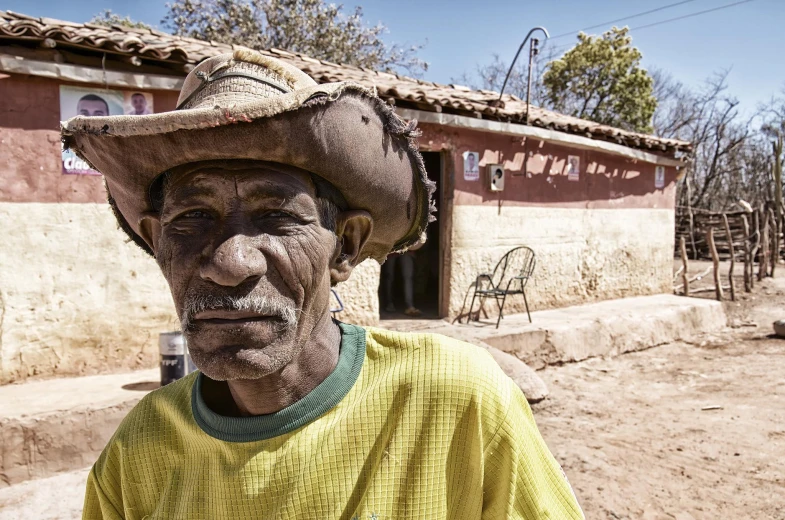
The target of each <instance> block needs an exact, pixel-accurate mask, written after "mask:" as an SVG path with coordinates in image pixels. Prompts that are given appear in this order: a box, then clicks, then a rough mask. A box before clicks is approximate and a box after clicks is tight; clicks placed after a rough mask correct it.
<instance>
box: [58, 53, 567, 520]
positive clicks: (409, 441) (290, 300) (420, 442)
mask: <svg viewBox="0 0 785 520" xmlns="http://www.w3.org/2000/svg"><path fill="white" fill-rule="evenodd" d="M414 138H415V127H414V125H413V124H408V125H407V124H405V123H404V122H403V121H401V120H400V119H399V118H398V117H397V116H396V115H395V114H394V113H393V112H392V110H391V109H390V107H389V106H388V105H386V104H385V103H384V102H383V101H382V100H381V99H379V98H378V97H376V95H375V94H374V93H373V92H371V91H368V90H367V89H364V88H363V87H360V86H359V85H354V84H349V83H336V84H324V85H317V84H316V83H315V82H314V81H313V80H312V79H311V78H310V77H309V76H307V75H306V74H305V73H303V72H302V71H300V70H298V69H296V68H294V67H292V66H291V65H288V64H286V63H282V62H280V61H278V60H275V59H272V58H269V57H267V56H264V55H262V54H259V53H255V52H251V51H236V52H235V53H234V54H233V55H232V54H230V55H223V56H218V57H215V58H212V59H209V60H207V61H205V62H203V63H201V64H200V65H199V66H198V67H196V68H195V69H194V71H193V72H191V73H190V74H189V76H188V77H187V78H186V80H185V83H184V85H183V90H182V92H181V94H180V100H179V106H178V110H176V111H174V112H169V113H163V114H155V115H147V116H114V117H103V118H95V117H93V118H82V117H77V118H74V119H71V120H69V121H68V122H66V123H65V124H64V126H63V139H64V144H65V145H66V146H67V147H70V148H72V149H73V150H75V151H76V153H77V154H79V156H80V157H82V158H83V159H84V160H86V161H87V162H89V163H90V164H92V165H93V166H94V167H95V168H96V169H98V170H99V171H101V172H102V173H103V174H104V176H105V179H106V186H107V190H108V192H109V202H110V204H111V206H112V208H113V210H114V212H115V215H116V216H117V219H118V222H119V224H120V227H121V228H122V229H123V230H124V231H125V232H126V233H127V234H128V235H129V236H130V238H131V239H132V240H133V241H134V242H135V243H136V244H137V245H139V246H140V247H142V248H143V249H144V250H145V251H147V252H148V253H149V254H151V255H153V256H154V257H155V260H156V262H157V263H158V265H159V266H160V268H161V270H162V272H163V274H164V277H165V278H166V280H167V282H168V283H169V286H170V288H171V292H172V296H173V298H174V302H175V307H176V309H177V312H178V315H179V316H180V319H181V322H182V328H183V332H184V333H185V335H186V338H187V340H188V344H189V347H190V350H191V354H192V357H193V359H194V362H195V364H196V365H197V366H198V367H199V371H198V372H196V373H194V374H191V375H190V376H188V377H186V378H184V379H181V380H180V381H178V382H176V383H173V384H170V385H168V386H166V387H164V388H161V389H159V390H157V391H155V392H152V393H151V394H149V395H148V396H147V397H145V398H144V399H143V400H142V401H141V402H140V403H139V404H138V405H137V406H136V407H135V408H134V409H133V410H132V411H131V412H130V413H129V415H128V416H127V417H126V419H125V420H124V421H123V423H122V424H121V425H120V427H119V429H118V430H117V432H116V433H115V435H114V436H113V438H112V439H111V440H110V442H109V444H108V446H107V447H106V449H105V450H104V452H103V453H102V454H101V456H100V458H99V460H98V461H97V462H96V464H95V466H94V467H93V469H92V471H91V473H90V477H89V481H88V484H87V495H86V500H85V508H84V517H85V518H90V519H92V518H107V519H117V518H128V519H143V518H188V519H194V518H215V519H218V518H221V519H224V518H226V519H236V520H245V519H249V520H250V519H257V518H270V519H273V518H275V519H295V518H298V519H306V518H307V519H320V520H321V519H346V520H349V519H360V518H363V519H367V518H372V519H409V518H411V519H414V518H417V519H425V518H432V519H440V520H441V519H471V518H477V519H479V518H483V519H491V518H493V519H502V518H516V519H517V518H521V519H545V518H549V519H578V518H582V514H581V512H580V509H579V507H578V505H577V503H576V500H575V497H574V495H573V493H572V491H571V489H570V486H569V484H568V483H567V481H566V479H565V477H564V474H563V473H562V471H561V469H560V467H559V465H558V464H557V462H556V461H555V460H554V458H553V456H552V455H551V454H550V452H549V451H548V448H547V447H546V446H545V443H544V442H543V440H542V438H541V437H540V435H539V433H538V431H537V428H536V426H535V424H534V420H533V418H532V415H531V411H530V409H529V407H528V404H527V403H526V400H525V398H524V396H523V394H522V393H521V391H520V390H519V389H518V388H517V387H516V386H515V385H514V384H513V383H512V381H511V380H510V379H509V378H508V377H507V376H506V375H505V374H504V373H503V372H502V371H501V370H500V368H499V367H498V365H497V364H496V363H495V362H494V361H493V359H492V358H491V356H490V355H488V353H487V352H486V351H484V350H482V349H480V348H477V347H474V346H471V345H467V344H464V343H460V342H458V341H455V340H451V339H448V338H445V337H441V336H436V335H430V334H404V333H397V332H390V331H385V330H380V329H374V328H364V327H358V326H354V325H349V324H344V323H339V322H337V321H334V320H333V319H331V316H330V312H329V296H330V287H331V286H332V285H334V284H336V283H339V282H342V281H344V280H346V279H347V278H348V277H349V276H350V274H351V272H352V269H353V268H354V267H355V266H356V265H357V264H358V263H360V262H362V261H363V260H365V259H375V260H378V261H384V259H385V257H386V256H387V255H388V254H389V253H391V252H401V251H405V250H406V249H407V248H409V247H412V246H414V245H416V244H418V243H419V241H420V239H421V237H422V236H424V232H425V227H426V226H427V224H428V221H429V219H430V218H431V215H430V214H431V211H432V205H431V203H430V197H431V194H432V192H433V186H432V184H431V183H430V182H429V181H428V180H427V177H426V173H425V170H424V167H423V162H422V159H421V157H420V155H419V153H418V151H417V145H416V142H415V139H414Z"/></svg>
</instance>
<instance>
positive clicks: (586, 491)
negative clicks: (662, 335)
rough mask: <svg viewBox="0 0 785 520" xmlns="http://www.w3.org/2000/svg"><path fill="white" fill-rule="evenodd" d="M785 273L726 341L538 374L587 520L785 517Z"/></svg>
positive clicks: (545, 427)
mask: <svg viewBox="0 0 785 520" xmlns="http://www.w3.org/2000/svg"><path fill="white" fill-rule="evenodd" d="M690 271H691V272H692V271H693V269H692V268H691V269H690ZM701 271H702V269H698V268H697V267H696V273H698V272H701ZM782 271H785V268H784V267H782V266H780V272H779V273H777V276H776V277H775V279H768V280H764V282H763V283H761V284H760V285H758V286H756V288H755V291H754V292H753V293H752V294H744V293H743V292H742V291H740V294H739V300H740V301H738V302H736V303H733V302H727V303H726V304H725V305H726V311H727V314H728V316H729V320H730V323H731V325H732V327H731V328H730V329H729V330H727V331H724V332H722V333H720V334H716V335H711V336H707V337H704V338H699V339H698V340H697V341H696V342H695V343H693V344H686V343H676V344H669V345H665V346H661V347H656V348H652V349H649V350H646V351H643V352H636V353H630V354H626V355H623V356H619V357H616V358H613V359H591V360H588V361H585V362H582V363H575V364H570V365H565V366H560V367H551V368H547V369H545V370H543V371H540V372H539V374H540V376H542V377H543V379H544V380H545V382H546V384H548V386H549V388H550V390H551V395H550V397H549V398H548V399H547V400H546V401H544V402H542V403H540V404H538V405H535V406H534V414H535V417H536V419H537V422H538V424H539V427H540V430H541V431H542V434H543V436H544V437H545V439H546V441H547V442H548V445H549V446H550V447H551V450H552V451H553V453H554V455H555V456H556V457H557V459H558V460H559V461H560V462H561V463H562V465H563V467H564V470H565V472H566V473H567V475H568V477H569V478H570V481H571V482H572V484H573V487H574V489H575V493H576V495H577V496H578V499H579V500H580V502H581V505H582V507H583V509H584V512H585V513H586V516H587V518H590V519H606V518H607V519H616V520H618V519H646V520H648V519H678V520H686V519H693V518H695V519H703V518H706V519H718V518H728V519H731V518H732V519H742V518H745V519H746V518H755V519H759V520H763V519H767V520H769V519H770V520H785V340H783V339H777V338H774V337H770V334H771V332H772V328H771V323H772V322H773V321H774V320H775V319H782V318H785V277H783V274H785V273H783V272H782ZM739 282H741V280H739ZM705 284H706V281H704V282H703V283H701V284H698V285H699V286H705ZM740 287H742V288H743V285H740ZM702 294H704V295H706V296H713V294H712V293H702ZM709 408H716V409H709Z"/></svg>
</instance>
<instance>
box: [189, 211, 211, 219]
mask: <svg viewBox="0 0 785 520" xmlns="http://www.w3.org/2000/svg"><path fill="white" fill-rule="evenodd" d="M181 217H182V218H212V216H211V215H210V214H209V213H207V212H206V211H202V210H200V209H196V210H194V211H189V212H188V213H183V214H182V215H181Z"/></svg>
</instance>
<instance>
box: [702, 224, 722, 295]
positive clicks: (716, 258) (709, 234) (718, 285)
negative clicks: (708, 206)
mask: <svg viewBox="0 0 785 520" xmlns="http://www.w3.org/2000/svg"><path fill="white" fill-rule="evenodd" d="M706 241H707V242H708V243H709V251H711V261H712V262H713V263H714V287H715V290H716V294H717V300H719V301H722V281H721V280H720V255H718V254H717V246H716V245H714V228H713V227H710V228H709V230H708V231H706Z"/></svg>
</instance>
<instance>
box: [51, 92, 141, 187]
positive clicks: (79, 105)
mask: <svg viewBox="0 0 785 520" xmlns="http://www.w3.org/2000/svg"><path fill="white" fill-rule="evenodd" d="M152 113H153V95H152V94H150V93H148V92H133V91H132V92H123V91H120V90H107V89H102V88H85V87H72V86H67V85H61V86H60V120H61V121H65V120H66V119H70V118H72V117H74V116H77V115H81V116H87V117H96V116H120V115H144V114H152ZM62 160H63V173H64V174H68V175H100V173H99V172H97V171H95V170H93V169H92V168H90V166H88V165H87V163H85V162H84V161H83V160H82V159H80V158H79V157H77V156H76V154H75V153H74V152H73V151H71V150H63V151H62Z"/></svg>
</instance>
